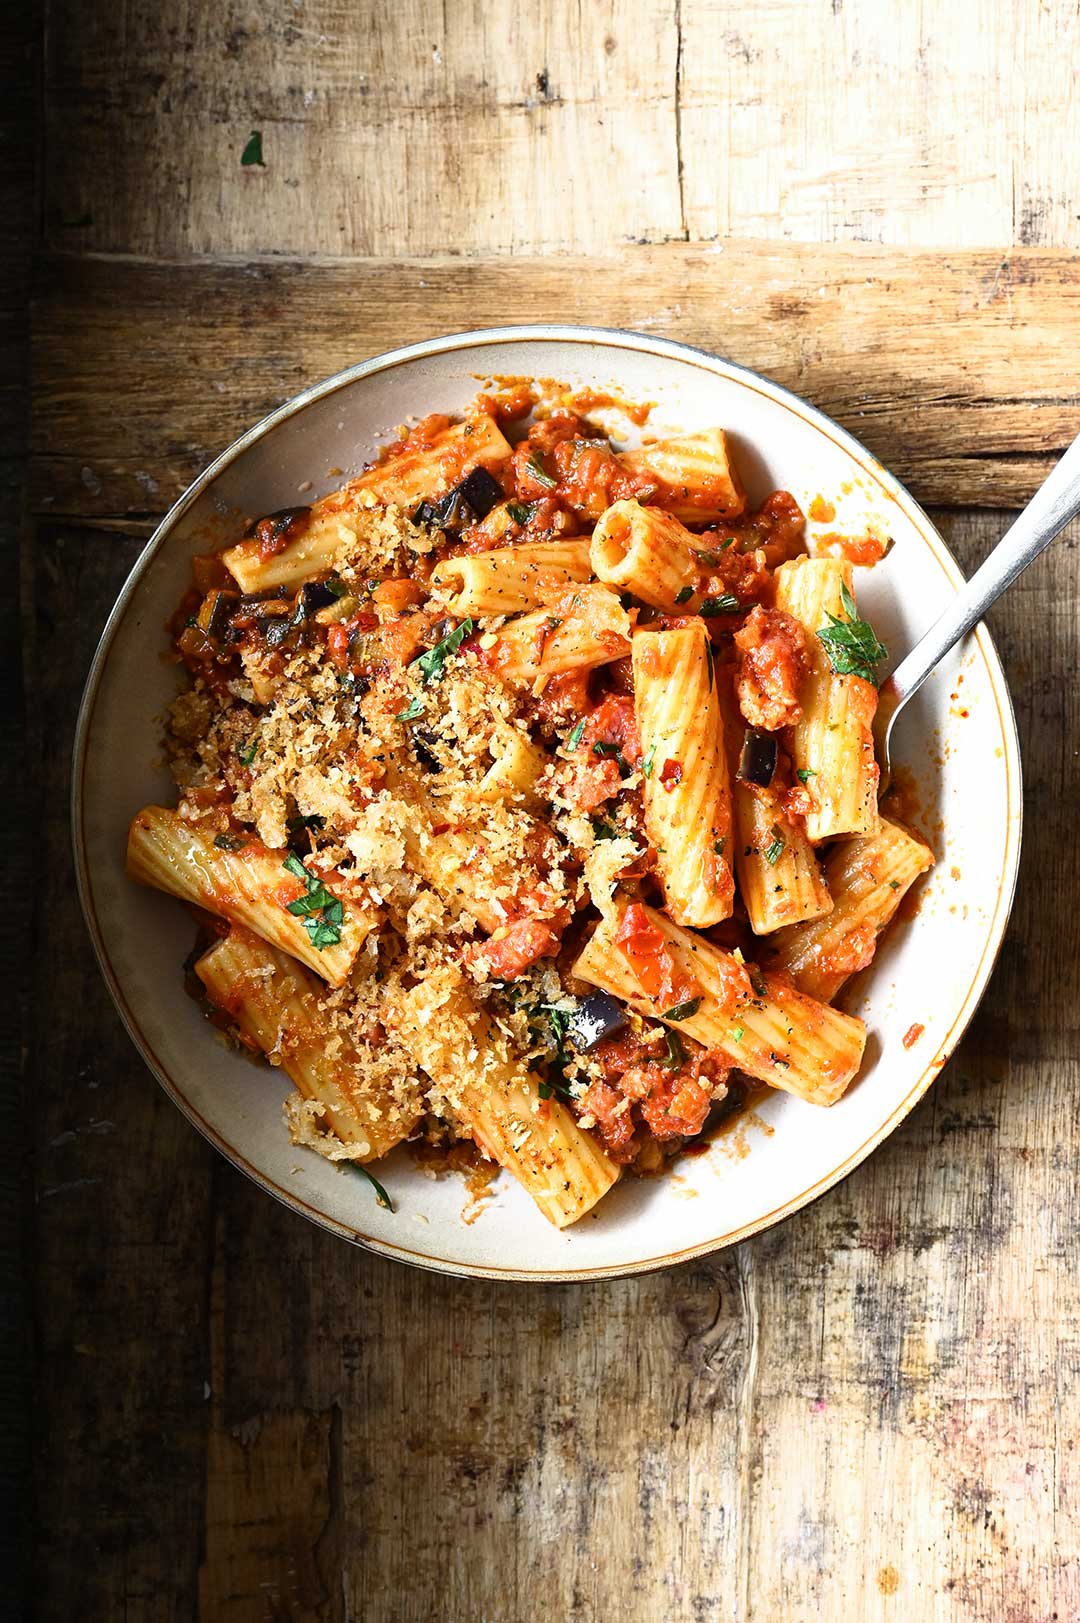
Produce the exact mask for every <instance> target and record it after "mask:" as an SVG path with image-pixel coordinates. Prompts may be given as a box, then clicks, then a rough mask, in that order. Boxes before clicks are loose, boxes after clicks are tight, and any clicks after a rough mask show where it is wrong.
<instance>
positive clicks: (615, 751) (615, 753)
mask: <svg viewBox="0 0 1080 1623" xmlns="http://www.w3.org/2000/svg"><path fill="white" fill-rule="evenodd" d="M592 752H593V754H594V755H606V756H609V757H610V758H611V759H612V760H616V759H617V758H618V757H619V756H620V755H621V754H622V746H621V744H606V743H604V741H603V740H602V739H601V740H600V742H599V743H597V744H594V745H593V747H592Z"/></svg>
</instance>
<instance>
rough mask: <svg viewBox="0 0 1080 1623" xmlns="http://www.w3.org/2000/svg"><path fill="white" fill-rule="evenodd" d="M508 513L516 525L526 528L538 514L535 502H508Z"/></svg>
mask: <svg viewBox="0 0 1080 1623" xmlns="http://www.w3.org/2000/svg"><path fill="white" fill-rule="evenodd" d="M506 511H507V514H508V516H509V517H510V518H512V519H513V521H514V523H515V524H520V525H521V527H522V529H524V528H525V526H526V524H528V522H529V520H530V519H531V518H532V516H533V514H534V513H535V512H536V503H535V502H507V504H506Z"/></svg>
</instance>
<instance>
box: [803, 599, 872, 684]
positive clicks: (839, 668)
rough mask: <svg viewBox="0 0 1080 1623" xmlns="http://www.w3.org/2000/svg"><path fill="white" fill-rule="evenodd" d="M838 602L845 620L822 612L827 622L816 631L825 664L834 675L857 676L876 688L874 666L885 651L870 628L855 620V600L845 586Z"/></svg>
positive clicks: (868, 625) (866, 624)
mask: <svg viewBox="0 0 1080 1623" xmlns="http://www.w3.org/2000/svg"><path fill="white" fill-rule="evenodd" d="M840 601H841V603H842V604H843V607H844V613H845V614H846V615H847V619H846V620H841V619H838V618H837V616H836V615H835V614H829V611H828V610H827V609H826V611H825V612H826V614H829V622H830V623H829V624H828V625H827V626H826V627H825V628H824V629H823V630H822V631H819V632H818V637H819V638H820V639H821V641H822V642H823V643H824V645H825V652H826V653H827V654H828V656H829V664H830V665H831V666H832V668H833V670H834V671H835V672H836V674H837V676H861V677H862V679H863V681H864V682H871V683H873V685H874V686H875V687H876V686H877V677H876V675H875V674H874V672H875V667H876V666H878V665H880V664H881V661H882V660H883V659H887V658H888V655H889V650H888V649H887V648H886V647H885V644H884V643H883V642H879V641H878V638H877V635H876V634H875V632H874V628H873V626H871V625H870V624H869V623H868V621H866V620H860V619H859V612H858V610H857V609H856V607H855V599H854V598H853V597H852V595H851V593H850V592H849V591H848V589H847V587H846V586H841V587H840Z"/></svg>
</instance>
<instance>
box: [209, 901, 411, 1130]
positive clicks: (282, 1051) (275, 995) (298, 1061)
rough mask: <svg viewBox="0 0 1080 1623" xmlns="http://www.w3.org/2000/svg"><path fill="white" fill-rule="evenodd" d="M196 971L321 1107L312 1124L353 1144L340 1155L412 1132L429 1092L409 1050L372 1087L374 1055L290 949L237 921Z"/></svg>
mask: <svg viewBox="0 0 1080 1623" xmlns="http://www.w3.org/2000/svg"><path fill="white" fill-rule="evenodd" d="M195 973H196V975H197V976H198V977H199V980H200V981H201V982H202V984H203V986H204V987H205V988H206V992H207V996H208V997H209V999H210V1001H211V1003H213V1004H214V1005H215V1006H216V1007H217V1008H218V1009H220V1010H222V1012H223V1013H225V1014H227V1015H228V1016H229V1018H230V1019H231V1020H233V1021H235V1023H236V1026H237V1028H238V1029H239V1031H240V1033H241V1035H242V1036H243V1037H244V1038H245V1039H246V1040H247V1041H249V1042H250V1043H251V1044H252V1045H253V1046H254V1047H255V1048H257V1049H259V1050H260V1051H261V1052H262V1053H264V1054H266V1055H267V1056H268V1058H269V1059H270V1060H271V1062H272V1063H273V1064H275V1065H280V1067H281V1069H282V1070H283V1071H284V1072H285V1073H286V1075H287V1076H289V1077H290V1078H291V1080H292V1081H293V1082H294V1083H295V1084H296V1087H297V1089H298V1091H299V1093H300V1094H301V1096H302V1097H303V1099H304V1100H306V1101H307V1103H308V1104H309V1105H312V1106H314V1107H315V1108H314V1110H313V1111H311V1112H309V1113H308V1114H309V1118H313V1120H312V1122H311V1125H312V1127H313V1129H314V1130H315V1131H318V1130H320V1127H321V1128H322V1130H324V1131H325V1130H326V1129H329V1130H330V1131H331V1132H332V1133H333V1135H334V1137H335V1138H336V1139H337V1140H338V1141H339V1142H340V1144H341V1145H342V1146H343V1147H344V1150H345V1151H347V1154H343V1156H342V1159H348V1160H355V1161H360V1162H364V1161H375V1160H378V1159H379V1157H380V1156H383V1155H387V1154H389V1152H390V1151H391V1150H392V1149H393V1148H394V1146H395V1145H396V1144H400V1143H401V1141H402V1139H405V1138H408V1136H409V1134H410V1133H411V1132H413V1130H414V1129H415V1127H416V1125H417V1123H418V1122H419V1120H420V1117H421V1116H422V1114H423V1094H422V1091H421V1089H420V1087H419V1085H418V1084H417V1082H416V1080H415V1078H414V1077H410V1074H409V1067H408V1066H407V1063H406V1062H407V1055H406V1054H405V1052H404V1050H399V1051H398V1052H397V1054H395V1055H394V1056H393V1057H392V1061H391V1062H390V1063H388V1064H385V1065H384V1066H383V1068H382V1072H381V1074H380V1075H379V1077H378V1086H377V1087H375V1086H373V1083H372V1065H371V1060H370V1056H369V1055H367V1054H361V1053H359V1052H358V1051H357V1049H356V1045H355V1044H354V1043H349V1042H346V1041H345V1040H343V1039H342V1037H341V1036H340V1035H339V1034H337V1033H335V1032H334V1030H333V1028H332V1026H331V1025H330V1023H329V1022H328V1021H327V1019H326V1017H325V1015H324V1013H323V1010H322V1008H321V1006H320V1001H319V997H320V994H319V988H318V983H317V982H315V981H314V980H313V979H312V977H311V976H310V975H308V974H307V973H306V972H305V971H304V970H303V969H301V967H300V965H299V964H298V963H297V962H296V960H295V959H293V958H291V957H290V956H289V955H288V954H287V953H283V952H278V951H276V949H275V948H273V947H270V946H268V945H267V944H266V942H265V941H260V940H259V938H258V937H257V936H253V935H251V934H249V932H248V931H246V930H243V929H241V928H239V927H234V928H233V929H231V930H230V931H229V934H228V935H227V936H226V937H225V938H224V939H223V940H221V941H218V942H217V943H216V944H215V945H214V946H212V947H211V948H210V949H209V950H208V951H207V952H204V953H203V954H202V956H201V957H200V958H199V959H198V960H197V962H196V964H195ZM394 1062H396V1063H394ZM323 1124H325V1125H324V1126H323Z"/></svg>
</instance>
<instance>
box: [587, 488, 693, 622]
mask: <svg viewBox="0 0 1080 1623" xmlns="http://www.w3.org/2000/svg"><path fill="white" fill-rule="evenodd" d="M694 540H695V537H694V536H692V535H691V534H690V531H689V530H687V529H686V528H684V526H683V525H682V524H680V523H679V521H678V519H677V518H674V517H673V516H672V515H671V514H670V513H665V512H662V511H661V509H660V508H658V507H642V505H641V503H640V502H634V501H624V502H615V503H614V504H613V505H612V506H611V507H609V508H608V510H607V512H606V513H605V514H604V516H603V518H601V520H600V522H599V524H597V526H596V528H595V530H594V531H593V536H592V545H591V548H590V553H589V556H590V558H591V561H592V568H593V573H594V574H595V575H596V576H597V577H598V579H600V580H602V581H605V582H606V583H607V585H609V586H614V587H615V588H616V589H617V590H618V591H620V592H631V593H633V595H634V597H639V598H640V599H641V601H642V602H643V603H651V604H652V605H653V607H654V608H657V609H664V610H666V612H667V613H669V614H671V613H677V612H678V611H679V609H680V608H681V607H682V606H683V605H685V606H686V607H685V612H686V613H687V614H694V613H696V611H697V608H698V606H699V604H700V601H701V594H700V592H699V590H698V582H699V578H700V566H699V562H698V555H697V553H696V552H695V550H694V546H693V542H694Z"/></svg>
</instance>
